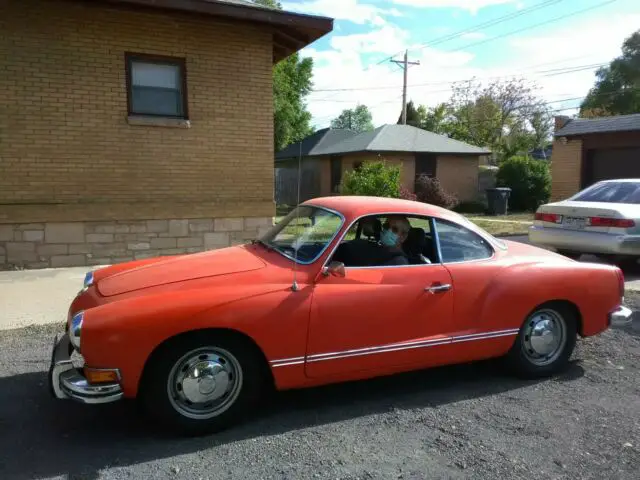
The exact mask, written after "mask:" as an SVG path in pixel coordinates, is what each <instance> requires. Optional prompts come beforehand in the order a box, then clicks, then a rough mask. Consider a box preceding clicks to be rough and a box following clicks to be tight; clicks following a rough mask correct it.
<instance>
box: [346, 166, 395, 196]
mask: <svg viewBox="0 0 640 480" xmlns="http://www.w3.org/2000/svg"><path fill="white" fill-rule="evenodd" d="M340 193H342V194H343V195H368V196H374V197H391V198H398V197H399V195H400V167H399V166H396V165H387V164H386V162H384V161H376V162H364V163H363V164H362V165H361V166H360V168H358V169H357V170H349V171H347V172H346V173H345V174H344V178H343V180H342V185H341V186H340Z"/></svg>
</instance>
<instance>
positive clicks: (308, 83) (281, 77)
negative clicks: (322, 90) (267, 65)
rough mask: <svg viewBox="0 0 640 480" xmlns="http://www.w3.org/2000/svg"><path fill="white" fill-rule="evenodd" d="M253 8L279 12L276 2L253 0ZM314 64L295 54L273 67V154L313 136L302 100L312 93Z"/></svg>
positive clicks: (309, 116) (278, 5) (309, 117)
mask: <svg viewBox="0 0 640 480" xmlns="http://www.w3.org/2000/svg"><path fill="white" fill-rule="evenodd" d="M253 1H254V2H255V3H256V4H259V5H262V6H265V7H270V8H276V9H282V5H281V4H280V2H278V1H276V0H253ZM312 78H313V60H312V59H311V58H301V57H300V55H299V54H298V53H294V54H293V55H290V56H288V57H287V58H285V59H284V60H281V61H280V62H278V63H277V64H276V65H274V66H273V107H274V111H273V121H274V128H273V141H274V148H275V150H276V151H278V150H282V149H283V148H284V147H286V146H287V145H289V144H291V143H294V142H298V141H300V140H302V139H303V138H304V137H306V136H307V135H309V134H310V133H312V131H313V129H312V128H311V113H309V111H308V110H307V106H306V103H305V98H306V97H307V96H308V95H309V93H310V92H311V88H312V86H313V84H312Z"/></svg>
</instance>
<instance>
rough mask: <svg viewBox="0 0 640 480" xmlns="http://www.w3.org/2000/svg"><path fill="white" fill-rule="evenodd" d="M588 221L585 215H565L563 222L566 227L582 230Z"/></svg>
mask: <svg viewBox="0 0 640 480" xmlns="http://www.w3.org/2000/svg"><path fill="white" fill-rule="evenodd" d="M586 221H587V219H586V218H583V217H564V221H563V222H562V223H563V225H564V226H565V227H566V228H571V229H573V230H582V229H583V228H584V226H585V225H586Z"/></svg>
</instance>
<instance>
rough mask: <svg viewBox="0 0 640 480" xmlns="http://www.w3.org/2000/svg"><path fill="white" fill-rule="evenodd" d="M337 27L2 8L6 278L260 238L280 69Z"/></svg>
mask: <svg viewBox="0 0 640 480" xmlns="http://www.w3.org/2000/svg"><path fill="white" fill-rule="evenodd" d="M332 28H333V20H332V19H329V18H324V17H316V16H310V15H301V14H294V13H290V12H284V11H279V10H272V9H268V8H264V7H257V6H255V5H254V4H253V3H251V2H248V1H245V0H93V1H82V0H29V1H27V2H25V1H23V0H3V1H2V2H0V32H2V34H0V58H1V59H2V63H1V65H0V96H2V97H3V99H2V101H1V104H2V106H3V109H2V114H1V115H0V268H12V267H14V266H25V267H47V266H50V267H59V266H72V265H91V264H107V263H116V262H121V261H126V260H131V259H139V258H145V257H149V256H155V255H165V254H179V253H188V252H197V251H201V250H203V249H210V248H218V247H223V246H227V245H232V244H237V243H242V242H244V241H246V240H248V239H250V238H253V237H255V236H256V235H257V234H258V232H259V231H260V230H261V229H264V228H266V227H268V226H269V225H271V224H272V218H273V216H274V214H275V205H274V201H273V178H274V174H273V155H274V152H273V97H272V68H273V64H274V63H276V62H278V61H280V60H282V59H283V58H285V57H287V56H288V55H290V54H292V53H294V52H295V51H298V50H300V49H301V48H303V47H304V46H305V45H308V44H310V43H311V42H313V41H315V40H316V39H317V38H319V37H321V36H323V35H325V34H326V33H328V32H330V31H331V30H332Z"/></svg>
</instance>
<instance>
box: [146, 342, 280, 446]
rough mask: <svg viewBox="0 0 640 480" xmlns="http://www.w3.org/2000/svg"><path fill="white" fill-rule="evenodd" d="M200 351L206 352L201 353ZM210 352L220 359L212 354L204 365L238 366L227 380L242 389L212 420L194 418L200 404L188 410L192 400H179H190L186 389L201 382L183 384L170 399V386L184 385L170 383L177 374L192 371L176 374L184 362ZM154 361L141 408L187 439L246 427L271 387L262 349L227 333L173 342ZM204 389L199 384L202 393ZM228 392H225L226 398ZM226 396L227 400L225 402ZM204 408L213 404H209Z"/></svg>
mask: <svg viewBox="0 0 640 480" xmlns="http://www.w3.org/2000/svg"><path fill="white" fill-rule="evenodd" d="M199 349H203V350H200V352H198V350H199ZM207 352H214V353H215V355H213V354H211V355H209V356H208V357H207V359H205V360H202V361H205V362H207V361H209V360H211V359H214V358H217V359H218V360H213V361H212V363H209V365H217V367H220V366H222V365H225V364H226V365H228V366H229V368H230V369H231V366H232V365H233V366H234V367H233V368H234V369H233V372H234V373H233V376H232V375H230V374H227V373H225V374H223V375H227V381H228V384H229V385H230V384H231V383H232V382H231V378H233V379H234V380H235V381H236V382H238V381H239V386H237V388H235V387H234V390H233V392H232V395H231V394H230V395H229V398H231V399H232V400H230V401H229V403H228V404H227V405H226V407H225V408H224V409H221V411H220V412H219V413H217V414H215V415H213V416H210V417H207V418H205V417H206V415H205V414H198V413H195V414H194V413H193V412H191V415H192V416H189V413H185V411H186V410H185V409H187V408H193V406H194V405H195V406H197V405H198V404H193V403H192V404H191V405H187V403H188V401H189V400H188V398H178V397H177V396H179V395H181V396H182V397H185V396H187V395H188V394H187V392H186V391H185V390H186V388H185V389H183V388H182V385H187V382H191V383H190V385H191V386H192V387H193V386H194V385H195V383H194V382H196V381H195V380H194V379H193V378H183V380H185V382H184V384H183V383H180V387H179V389H177V390H174V395H171V396H170V389H171V388H172V387H170V386H169V385H172V386H176V385H177V384H178V383H176V382H172V381H171V380H170V378H175V377H174V374H175V375H176V376H179V375H182V374H183V373H185V372H189V371H191V370H190V369H189V368H188V367H185V368H183V369H176V370H175V372H172V370H173V369H174V366H176V365H177V364H178V362H182V361H186V360H187V359H189V358H193V359H194V361H196V360H195V359H196V358H199V359H202V358H203V356H204V355H205V353H207ZM207 354H208V353H207ZM220 358H222V359H225V362H222V361H221V360H220ZM149 362H150V363H149V365H148V366H147V367H146V369H145V373H144V378H143V380H142V382H141V385H140V394H139V400H140V404H141V406H142V407H143V409H144V411H145V412H146V413H148V414H149V415H150V416H151V417H152V418H153V419H155V420H157V421H159V422H160V423H161V424H162V425H163V426H165V427H167V428H168V429H169V430H171V431H173V432H175V433H178V434H181V435H187V436H194V435H205V434H210V433H215V432H219V431H222V430H224V429H226V428H228V427H230V426H232V425H235V424H238V423H240V422H241V421H242V420H244V419H245V418H246V417H247V416H248V414H249V412H251V410H252V407H253V406H254V405H256V403H257V401H258V399H259V398H260V396H261V394H262V393H263V392H265V390H266V387H267V385H268V376H267V375H266V368H267V367H266V365H265V362H264V358H263V357H262V356H261V354H260V352H259V351H258V350H257V348H256V347H255V346H254V345H252V344H251V343H250V342H249V341H247V340H245V339H243V338H241V337H238V336H236V335H233V334H228V333H226V332H203V333H193V334H189V335H187V336H184V337H178V338H176V339H173V340H170V341H169V342H167V343H166V344H164V345H162V346H161V347H160V349H159V350H158V351H157V352H155V353H154V355H153V356H152V357H151V358H150V360H149ZM227 362H229V363H227ZM201 371H202V370H201ZM218 371H220V370H218ZM218 378H219V377H216V379H218ZM170 382H171V383H170ZM200 385H201V384H198V388H199V387H200ZM213 385H215V386H214V387H213V388H214V390H215V388H218V387H217V385H224V382H220V381H218V382H217V383H216V382H213ZM222 389H223V388H222V387H221V390H222ZM191 393H192V394H196V395H198V394H199V393H200V390H198V392H195V391H194V390H191ZM228 393H229V392H227V393H225V396H226V395H227V394H228ZM225 396H223V397H221V398H222V399H223V400H222V401H224V399H225ZM172 398H173V399H172ZM209 403H214V402H209ZM201 405H207V403H206V402H205V403H203V404H201ZM198 415H200V417H198ZM207 415H208V414H207Z"/></svg>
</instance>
